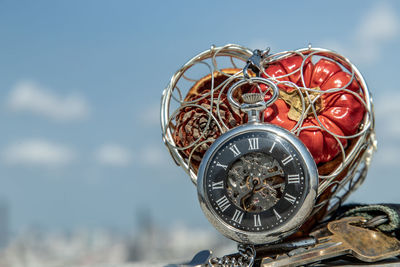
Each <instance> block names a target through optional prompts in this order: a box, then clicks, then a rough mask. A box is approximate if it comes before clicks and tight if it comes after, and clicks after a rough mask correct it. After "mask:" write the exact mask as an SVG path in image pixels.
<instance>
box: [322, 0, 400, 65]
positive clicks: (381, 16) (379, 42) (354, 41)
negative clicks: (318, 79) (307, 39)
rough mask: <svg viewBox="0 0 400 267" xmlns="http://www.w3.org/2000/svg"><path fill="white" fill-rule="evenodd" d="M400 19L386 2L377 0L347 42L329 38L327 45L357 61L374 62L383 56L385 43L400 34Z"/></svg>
mask: <svg viewBox="0 0 400 267" xmlns="http://www.w3.org/2000/svg"><path fill="white" fill-rule="evenodd" d="M399 30H400V21H399V17H398V16H397V14H396V13H395V11H394V9H393V8H392V7H391V6H390V5H389V4H388V3H386V2H383V1H379V2H375V5H374V6H372V7H371V8H370V9H369V10H368V11H367V12H366V13H365V14H364V15H363V16H362V17H361V19H360V21H359V22H358V24H357V26H356V27H355V29H353V33H352V34H351V36H352V38H350V41H348V42H346V43H340V42H338V41H333V40H329V41H326V42H325V46H327V47H332V48H333V49H335V50H336V51H338V52H340V53H342V54H344V55H347V56H351V59H352V61H355V62H357V63H367V64H372V63H374V62H376V61H377V60H378V59H379V57H380V56H381V54H382V52H383V50H384V45H385V44H386V43H388V42H390V41H391V40H393V39H395V38H397V37H398V36H399Z"/></svg>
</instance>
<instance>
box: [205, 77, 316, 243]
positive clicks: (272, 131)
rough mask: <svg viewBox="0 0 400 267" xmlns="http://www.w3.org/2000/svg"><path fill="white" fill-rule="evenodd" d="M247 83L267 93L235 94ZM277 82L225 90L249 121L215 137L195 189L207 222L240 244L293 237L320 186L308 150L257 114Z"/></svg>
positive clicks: (262, 81) (258, 79)
mask: <svg viewBox="0 0 400 267" xmlns="http://www.w3.org/2000/svg"><path fill="white" fill-rule="evenodd" d="M245 83H256V84H265V85H266V86H267V87H268V88H269V91H271V94H272V96H271V98H270V99H269V100H268V101H266V102H265V100H264V96H265V94H264V93H263V94H261V93H249V94H244V95H242V101H240V102H243V103H242V104H240V103H239V102H238V101H237V100H236V99H234V97H233V95H234V94H233V92H234V91H235V90H237V89H238V88H240V86H242V85H244V84H245ZM278 95H279V91H278V88H277V86H276V85H275V83H273V82H272V81H270V80H269V79H265V78H261V77H246V76H245V78H244V79H243V80H240V81H238V82H236V83H235V84H234V85H232V87H231V88H230V89H229V91H228V99H229V101H230V103H231V104H232V105H233V106H235V107H236V108H240V109H241V110H242V111H243V112H247V115H248V123H246V124H244V125H240V126H238V127H236V128H234V129H232V130H229V131H228V132H226V133H224V134H223V135H221V136H220V137H218V138H217V139H216V140H215V142H214V143H213V144H212V145H211V146H210V148H209V149H208V150H207V152H206V154H205V155H204V157H203V159H202V161H201V163H200V167H199V172H198V180H197V191H198V197H199V201H200V206H201V208H202V210H203V212H204V214H205V215H206V217H207V219H208V220H209V221H210V222H211V224H213V225H214V227H215V228H216V229H217V230H218V231H219V232H221V233H222V234H223V235H225V236H226V237H228V238H230V239H233V240H235V241H237V242H239V243H242V244H266V243H272V242H275V241H280V240H282V239H283V238H284V237H286V236H288V235H290V234H292V233H294V232H295V231H296V230H297V229H298V228H299V227H300V226H301V225H302V224H303V223H304V222H305V221H306V219H307V218H308V217H309V216H310V214H311V212H312V210H313V207H314V204H315V199H316V197H317V187H318V169H317V166H316V164H315V161H314V160H313V158H312V156H311V154H310V152H309V151H308V149H307V148H306V146H305V145H304V144H303V143H302V142H301V141H300V140H299V139H298V138H297V137H296V136H295V135H294V134H293V133H291V132H290V131H288V130H286V129H283V128H281V127H279V126H276V125H272V124H267V123H261V122H260V116H259V112H260V110H264V109H265V107H266V106H269V105H271V104H272V103H273V102H274V101H275V100H276V99H277V97H278Z"/></svg>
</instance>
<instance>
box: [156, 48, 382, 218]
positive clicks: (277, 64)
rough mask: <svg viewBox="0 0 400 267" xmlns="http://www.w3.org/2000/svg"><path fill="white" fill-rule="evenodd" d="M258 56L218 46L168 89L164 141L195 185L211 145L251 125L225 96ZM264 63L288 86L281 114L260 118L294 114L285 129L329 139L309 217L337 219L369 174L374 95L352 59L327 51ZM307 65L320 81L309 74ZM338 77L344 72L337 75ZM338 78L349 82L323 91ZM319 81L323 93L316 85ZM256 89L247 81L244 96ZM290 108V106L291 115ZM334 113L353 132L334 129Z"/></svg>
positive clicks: (271, 57) (266, 73)
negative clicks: (330, 118) (338, 211)
mask: <svg viewBox="0 0 400 267" xmlns="http://www.w3.org/2000/svg"><path fill="white" fill-rule="evenodd" d="M252 55H253V51H251V50H250V49H248V48H245V47H242V46H239V45H235V44H228V45H225V46H222V47H215V46H212V47H211V48H210V49H208V50H206V51H204V52H202V53H200V54H198V55H196V56H195V57H193V58H192V59H190V60H189V61H188V62H186V63H185V64H184V65H183V66H182V67H181V68H180V69H179V70H178V71H177V72H176V73H175V74H174V75H173V76H172V78H171V80H170V82H169V84H168V85H167V87H166V88H165V90H164V92H163V95H162V99H161V128H162V136H163V141H164V143H165V145H166V146H167V148H168V150H169V152H170V153H171V156H172V158H173V159H174V161H175V162H176V164H177V165H179V166H181V167H182V168H183V169H184V170H185V171H186V173H187V174H188V175H189V176H190V178H191V180H192V181H193V183H194V184H196V183H197V170H198V166H199V164H200V161H201V159H202V155H203V154H204V153H205V151H206V150H207V149H208V147H209V146H210V145H211V144H212V142H214V141H215V140H216V138H218V136H219V135H221V134H223V133H224V132H226V131H229V130H230V129H232V128H234V127H236V126H238V125H240V124H244V123H246V119H247V118H246V115H245V114H244V113H242V112H241V111H240V110H238V109H236V108H235V107H233V106H232V105H230V103H229V101H228V99H227V97H226V94H227V92H228V90H229V87H230V86H232V85H233V84H234V83H235V82H237V81H239V80H242V79H245V78H246V76H247V77H248V76H255V72H254V71H252V70H248V69H247V67H248V65H247V62H248V59H249V58H250V57H251V56H252ZM293 62H295V63H293ZM318 62H323V63H324V64H325V65H324V64H322V63H318ZM292 63H293V64H292ZM246 65H247V67H246ZM260 66H261V70H259V71H260V72H259V73H258V74H259V75H261V76H262V77H264V78H266V79H270V80H272V81H273V82H275V83H276V84H277V85H278V87H279V88H280V89H282V90H280V96H279V99H280V101H281V102H279V103H280V104H279V105H280V106H281V107H282V108H281V109H280V108H279V107H280V106H279V105H278V103H277V106H276V107H275V110H273V109H272V110H269V111H266V112H264V113H262V114H263V116H265V118H263V119H266V120H267V121H266V123H274V120H275V121H279V120H278V119H272V120H270V121H269V122H268V119H269V118H268V116H274V113H279V112H284V113H285V112H286V113H288V114H286V113H285V114H284V115H285V116H283V117H284V119H285V120H287V122H288V124H287V125H290V127H289V126H287V125H285V124H283V125H281V126H283V127H285V126H286V128H287V129H288V130H290V131H291V132H292V133H293V134H294V135H296V136H298V137H299V138H300V139H301V140H302V138H303V139H307V138H309V137H310V136H314V135H315V136H317V135H318V136H319V139H320V140H321V139H322V140H323V141H324V142H325V141H326V143H321V145H322V146H326V151H328V152H330V153H331V155H328V156H326V155H324V150H322V154H321V151H319V152H318V153H320V154H321V155H322V156H321V157H320V158H318V157H315V158H316V162H317V163H318V171H319V186H318V199H317V202H316V205H315V207H314V210H313V214H312V215H311V216H310V218H314V221H313V222H314V223H315V222H318V221H320V220H322V219H325V218H326V217H327V216H329V215H330V214H332V213H333V212H334V211H335V210H336V209H337V208H338V207H339V206H340V204H341V203H342V202H343V201H345V199H346V198H347V197H348V196H349V195H350V194H351V193H352V192H354V191H355V190H356V189H357V188H358V187H359V185H360V184H361V183H362V182H363V181H364V179H365V177H366V174H367V171H368V167H369V165H370V162H371V158H372V154H373V152H374V150H375V148H376V140H375V134H374V113H373V103H372V97H371V94H370V91H369V90H368V87H367V84H366V82H365V80H364V78H363V76H362V75H361V73H360V72H359V70H358V69H357V68H356V67H355V66H354V65H353V64H352V63H351V62H350V61H349V60H348V59H347V58H346V57H344V56H342V55H340V54H338V53H336V52H334V51H331V50H328V49H322V48H312V47H311V46H309V47H307V48H303V49H298V50H293V51H284V52H280V53H276V54H268V52H267V51H264V55H263V57H262V61H261V62H260ZM309 66H311V67H310V68H312V70H313V73H317V72H318V73H319V74H318V75H320V76H319V77H316V76H317V74H313V76H315V77H314V79H313V77H310V72H309V71H308V70H307V68H309ZM321 66H322V67H321ZM323 66H325V67H326V68H327V69H324V68H323ZM321 68H322V69H321ZM243 69H245V71H243ZM333 69H334V70H333ZM282 70H285V71H286V72H283V73H282ZM330 71H331V72H332V73H330ZM339 72H340V73H341V74H337V73H339ZM271 73H272V75H271ZM334 74H337V76H340V75H342V76H343V77H347V78H346V79H345V82H344V84H338V83H337V82H336V84H334V86H333V87H332V88H323V87H324V85H326V86H328V85H327V83H328V82H325V80H327V79H328V78H330V77H332V76H333V75H334ZM324 75H325V76H324ZM318 79H319V80H318ZM324 79H325V80H324ZM332 80H334V79H332ZM319 82H320V84H319V85H321V88H320V86H315V84H318V83H319ZM324 82H325V83H324ZM312 83H314V85H313V84H312ZM323 83H324V84H323ZM355 85H356V86H357V89H354V86H355ZM326 86H325V87H326ZM252 88H254V85H251V84H249V85H248V86H244V88H242V91H243V93H244V91H250V90H252ZM239 94H240V92H239ZM294 96H295V97H294ZM277 101H279V100H277ZM332 101H334V102H332ZM346 101H347V102H346ZM327 103H328V104H327ZM332 103H333V104H332ZM285 106H286V109H290V110H289V111H288V112H287V110H285ZM282 109H283V110H284V111H282ZM328 111H329V112H330V115H332V114H333V115H332V116H334V120H336V121H335V122H336V124H337V125H339V126H342V127H344V128H346V127H351V130H349V129H343V131H340V130H337V129H336V128H337V127H336V128H335V127H333V128H332V127H330V124H329V123H327V120H326V117H327V116H328V115H324V114H323V112H328ZM289 113H291V114H289ZM321 114H322V116H321ZM276 115H277V114H275V116H276ZM278 115H279V114H278ZM286 115H287V116H286ZM341 116H342V117H343V120H342V121H341V120H340V118H341ZM346 116H347V117H346ZM293 117H294V118H293ZM276 118H278V117H276ZM345 120H346V121H345ZM349 120H350V121H349ZM351 120H353V121H351ZM310 122H313V123H310ZM339 128H340V127H339ZM335 129H336V130H335ZM345 133H347V134H345ZM304 136H306V137H304ZM307 136H308V137H307ZM332 140H333V141H332ZM306 141H307V140H306ZM308 142H309V143H310V140H308ZM335 142H336V144H335ZM311 143H313V141H312V140H311ZM306 145H307V144H306ZM313 145H314V147H313V148H311V149H318V147H319V145H318V144H315V143H314V144H313ZM310 146H311V145H310ZM324 148H325V147H324ZM333 148H334V149H333ZM332 151H333V152H334V153H333V152H332ZM311 152H312V154H313V151H311ZM332 153H333V154H332ZM314 154H315V153H314ZM313 156H314V155H313ZM317 158H318V159H317ZM321 159H322V160H321Z"/></svg>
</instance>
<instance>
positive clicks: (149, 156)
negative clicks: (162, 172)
mask: <svg viewBox="0 0 400 267" xmlns="http://www.w3.org/2000/svg"><path fill="white" fill-rule="evenodd" d="M162 148H164V149H162ZM141 158H142V161H143V163H144V164H146V165H149V166H154V167H156V166H160V165H166V164H170V163H171V161H172V162H173V159H172V158H171V156H170V155H169V153H168V150H167V148H166V147H161V145H160V146H154V145H153V146H149V147H146V148H143V150H142V153H141Z"/></svg>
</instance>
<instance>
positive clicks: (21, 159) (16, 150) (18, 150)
mask: <svg viewBox="0 0 400 267" xmlns="http://www.w3.org/2000/svg"><path fill="white" fill-rule="evenodd" d="M2 157H3V160H4V161H5V162H6V163H7V164H12V165H40V166H48V167H51V166H60V165H65V164H68V163H70V162H71V161H73V160H74V158H75V153H74V152H73V151H72V150H71V149H70V148H68V147H67V146H64V145H60V144H56V143H52V142H49V141H45V140H25V141H21V142H18V143H14V144H12V145H9V146H8V147H6V148H5V149H4V151H3V153H2Z"/></svg>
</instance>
